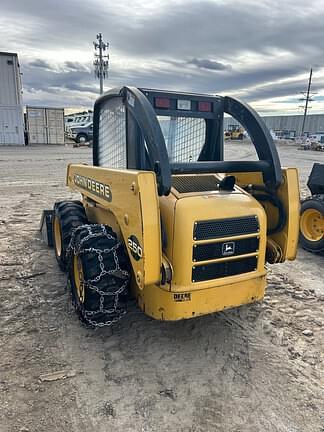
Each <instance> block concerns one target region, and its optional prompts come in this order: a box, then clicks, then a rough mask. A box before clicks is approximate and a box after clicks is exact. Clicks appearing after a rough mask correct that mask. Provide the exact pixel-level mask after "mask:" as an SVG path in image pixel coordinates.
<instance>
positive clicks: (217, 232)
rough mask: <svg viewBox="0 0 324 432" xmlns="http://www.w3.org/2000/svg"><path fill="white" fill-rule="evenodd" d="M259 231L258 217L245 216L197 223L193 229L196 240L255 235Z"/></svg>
mask: <svg viewBox="0 0 324 432" xmlns="http://www.w3.org/2000/svg"><path fill="white" fill-rule="evenodd" d="M258 231H259V221H258V218H257V217H256V216H244V217H238V218H232V219H229V218H228V219H216V220H208V221H199V222H196V223H195V225H194V229H193V238H194V240H209V239H216V238H222V237H232V236H237V235H244V234H253V233H257V232H258Z"/></svg>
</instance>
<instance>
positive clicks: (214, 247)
mask: <svg viewBox="0 0 324 432" xmlns="http://www.w3.org/2000/svg"><path fill="white" fill-rule="evenodd" d="M258 248H259V239H258V238H257V237H251V238H246V239H239V240H238V239H235V240H231V241H228V242H218V243H216V242H215V243H207V244H199V245H194V247H193V250H192V259H193V261H207V260H211V259H216V258H224V257H226V256H238V255H243V254H248V253H253V252H257V250H258ZM231 249H232V251H231ZM228 250H230V251H231V252H232V253H229V252H228Z"/></svg>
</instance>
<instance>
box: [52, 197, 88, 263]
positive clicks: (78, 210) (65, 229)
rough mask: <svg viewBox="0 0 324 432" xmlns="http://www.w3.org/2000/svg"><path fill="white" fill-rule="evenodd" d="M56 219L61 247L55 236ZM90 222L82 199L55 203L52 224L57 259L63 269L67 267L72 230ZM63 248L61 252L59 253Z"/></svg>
mask: <svg viewBox="0 0 324 432" xmlns="http://www.w3.org/2000/svg"><path fill="white" fill-rule="evenodd" d="M55 219H57V220H58V223H59V227H60V236H61V248H59V247H57V239H56V236H55ZM86 223H88V219H87V216H86V214H85V211H84V207H83V204H82V203H81V202H80V201H61V202H56V203H55V204H54V215H53V224H52V227H53V228H52V237H53V246H54V251H55V257H56V261H57V263H58V265H59V267H60V269H61V270H62V271H66V269H67V249H68V246H69V244H70V240H71V236H72V231H73V229H74V228H77V227H78V226H80V225H84V224H86ZM58 249H61V253H58Z"/></svg>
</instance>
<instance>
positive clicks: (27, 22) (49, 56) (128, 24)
mask: <svg viewBox="0 0 324 432" xmlns="http://www.w3.org/2000/svg"><path fill="white" fill-rule="evenodd" d="M0 4H1V13H0V51H14V52H18V55H19V59H20V63H21V69H22V72H23V77H22V78H23V88H24V103H25V104H29V105H31V104H41V105H51V106H64V107H77V108H79V107H85V108H91V107H92V105H93V102H94V100H95V99H96V97H97V96H98V81H96V80H95V79H94V75H93V71H92V61H93V46H92V41H93V40H94V39H95V36H96V34H97V33H98V32H99V31H100V32H102V33H103V35H104V39H105V40H106V41H109V43H110V70H109V79H108V80H107V81H106V82H105V88H106V89H108V88H110V87H114V86H119V85H123V84H125V85H134V86H139V87H140V86H145V87H152V88H163V89H170V90H171V89H172V90H181V91H194V92H206V93H217V94H229V95H232V96H236V97H239V98H241V99H242V100H245V101H246V102H249V103H251V104H252V106H253V107H254V108H256V109H257V110H258V111H259V112H261V113H263V114H271V113H283V114H296V113H301V110H299V109H298V105H300V102H299V101H298V98H299V97H301V95H299V92H301V91H303V90H305V89H306V85H307V78H308V74H309V69H310V67H311V66H312V67H313V69H314V74H313V90H314V91H316V92H317V95H316V102H313V103H312V112H313V113H317V112H324V0H308V1H305V0H244V1H243V0H173V1H172V0H169V1H168V0H164V1H162V0H100V1H99V0H86V1H82V0H81V1H80V0H79V1H76V0H1V3H0Z"/></svg>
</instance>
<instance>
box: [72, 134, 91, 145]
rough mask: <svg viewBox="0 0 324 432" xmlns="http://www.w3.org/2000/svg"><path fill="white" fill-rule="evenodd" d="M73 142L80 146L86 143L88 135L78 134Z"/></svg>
mask: <svg viewBox="0 0 324 432" xmlns="http://www.w3.org/2000/svg"><path fill="white" fill-rule="evenodd" d="M75 141H76V142H77V143H78V144H80V143H84V142H87V141H88V135H87V134H85V133H79V134H78V135H77V137H76V139H75Z"/></svg>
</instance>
